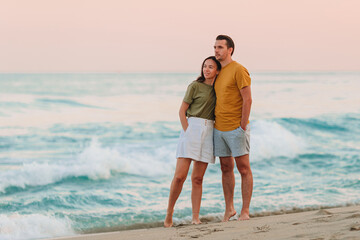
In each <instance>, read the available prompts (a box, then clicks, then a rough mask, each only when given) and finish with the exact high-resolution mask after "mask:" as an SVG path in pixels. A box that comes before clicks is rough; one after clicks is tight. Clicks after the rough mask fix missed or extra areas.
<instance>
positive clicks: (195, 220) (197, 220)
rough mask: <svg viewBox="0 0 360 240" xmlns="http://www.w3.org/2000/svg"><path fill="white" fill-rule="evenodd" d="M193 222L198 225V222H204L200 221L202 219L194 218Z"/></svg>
mask: <svg viewBox="0 0 360 240" xmlns="http://www.w3.org/2000/svg"><path fill="white" fill-rule="evenodd" d="M191 224H195V225H198V224H202V222H201V221H200V219H193V220H192V221H191Z"/></svg>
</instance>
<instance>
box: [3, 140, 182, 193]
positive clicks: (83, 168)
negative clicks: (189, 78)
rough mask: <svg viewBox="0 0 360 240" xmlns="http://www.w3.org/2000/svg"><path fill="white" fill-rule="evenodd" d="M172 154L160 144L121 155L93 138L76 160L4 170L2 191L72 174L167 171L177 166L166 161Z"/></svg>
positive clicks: (92, 176)
mask: <svg viewBox="0 0 360 240" xmlns="http://www.w3.org/2000/svg"><path fill="white" fill-rule="evenodd" d="M172 155H173V153H172V151H171V150H169V149H168V148H166V147H160V148H157V149H155V150H154V152H152V153H148V152H139V151H136V150H135V151H133V152H131V153H129V154H128V155H126V156H121V154H120V153H119V151H118V150H117V149H115V148H105V147H102V146H101V145H100V143H99V142H98V140H97V139H93V140H92V141H91V144H90V145H89V146H88V147H87V148H85V149H84V151H83V152H81V153H80V154H79V155H78V156H77V157H76V158H75V160H74V161H72V162H65V163H64V162H62V163H48V162H46V163H37V162H32V163H25V164H23V165H22V166H20V167H19V168H17V169H12V170H7V171H4V172H2V173H1V175H0V191H1V192H5V191H6V188H8V187H20V188H26V187H27V186H44V185H48V184H52V183H56V182H59V181H61V180H63V179H66V178H69V177H88V178H89V179H92V180H98V179H109V178H110V177H111V176H113V175H114V174H116V173H127V174H139V175H142V176H157V175H164V174H167V173H168V172H169V169H171V168H173V167H174V166H175V162H174V161H166V159H167V158H168V157H169V156H170V158H171V156H172Z"/></svg>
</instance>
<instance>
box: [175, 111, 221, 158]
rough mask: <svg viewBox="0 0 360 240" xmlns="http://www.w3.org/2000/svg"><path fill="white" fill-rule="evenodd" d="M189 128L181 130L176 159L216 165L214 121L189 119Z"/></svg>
mask: <svg viewBox="0 0 360 240" xmlns="http://www.w3.org/2000/svg"><path fill="white" fill-rule="evenodd" d="M188 123H189V126H188V128H187V129H186V131H185V132H184V130H181V133H180V138H179V143H178V146H177V151H176V158H191V159H193V160H196V161H201V162H206V163H215V157H214V151H213V129H214V121H213V120H207V119H203V118H196V117H190V118H188Z"/></svg>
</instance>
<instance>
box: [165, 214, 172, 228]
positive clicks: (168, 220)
mask: <svg viewBox="0 0 360 240" xmlns="http://www.w3.org/2000/svg"><path fill="white" fill-rule="evenodd" d="M172 226H173V221H172V213H167V214H166V217H165V221H164V227H166V228H169V227H172Z"/></svg>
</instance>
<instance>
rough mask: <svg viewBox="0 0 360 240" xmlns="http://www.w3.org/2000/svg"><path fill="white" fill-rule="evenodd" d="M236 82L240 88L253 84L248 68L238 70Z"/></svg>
mask: <svg viewBox="0 0 360 240" xmlns="http://www.w3.org/2000/svg"><path fill="white" fill-rule="evenodd" d="M236 84H237V86H238V88H239V89H240V90H241V89H243V88H244V87H247V86H250V85H251V78H250V74H249V72H248V70H247V69H246V68H244V67H242V68H239V69H238V71H237V72H236Z"/></svg>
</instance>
